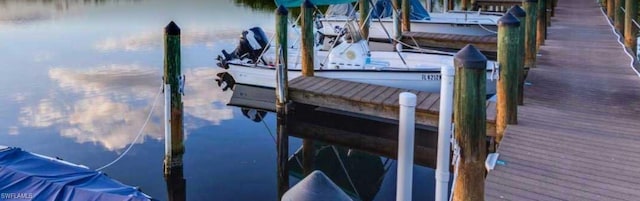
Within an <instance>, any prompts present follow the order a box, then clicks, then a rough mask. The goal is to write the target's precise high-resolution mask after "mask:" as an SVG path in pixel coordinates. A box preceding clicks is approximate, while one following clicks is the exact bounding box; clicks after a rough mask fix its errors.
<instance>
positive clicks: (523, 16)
mask: <svg viewBox="0 0 640 201" xmlns="http://www.w3.org/2000/svg"><path fill="white" fill-rule="evenodd" d="M507 12H508V13H511V15H513V16H514V17H516V18H517V19H518V21H520V26H518V30H519V31H520V33H519V34H518V39H519V41H518V47H520V48H519V51H518V54H517V55H518V56H519V57H520V59H518V62H519V63H518V70H517V71H518V95H517V98H516V100H517V102H518V105H523V104H524V78H525V69H524V57H525V56H524V54H525V48H524V43H525V41H524V38H525V35H526V33H525V30H526V28H527V27H526V25H527V13H526V12H525V11H524V10H523V9H522V8H521V7H520V6H518V5H514V6H512V7H511V8H510V9H509V11H507Z"/></svg>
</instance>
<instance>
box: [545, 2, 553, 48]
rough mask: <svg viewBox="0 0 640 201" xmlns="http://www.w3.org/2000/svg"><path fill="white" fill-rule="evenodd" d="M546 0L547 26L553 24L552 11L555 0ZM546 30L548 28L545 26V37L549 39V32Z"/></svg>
mask: <svg viewBox="0 0 640 201" xmlns="http://www.w3.org/2000/svg"><path fill="white" fill-rule="evenodd" d="M546 1H547V3H546V6H547V9H546V13H545V18H546V21H545V26H547V27H550V26H551V11H552V10H553V0H546ZM546 31H547V30H546V28H545V33H544V34H545V35H544V39H547V32H546Z"/></svg>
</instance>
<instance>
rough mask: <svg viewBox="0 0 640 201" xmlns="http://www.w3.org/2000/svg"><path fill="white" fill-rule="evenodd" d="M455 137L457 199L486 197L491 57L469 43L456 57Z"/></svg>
mask: <svg viewBox="0 0 640 201" xmlns="http://www.w3.org/2000/svg"><path fill="white" fill-rule="evenodd" d="M454 65H455V67H456V75H455V90H454V94H455V95H454V115H453V116H454V118H455V119H454V122H455V131H454V132H455V137H456V139H457V141H458V144H459V146H460V149H461V150H460V158H459V161H458V164H457V166H458V167H457V168H458V176H457V177H456V180H455V182H456V184H455V188H454V189H453V191H454V194H453V200H455V201H463V200H464V201H467V200H468V201H472V200H484V174H485V169H484V161H485V160H486V143H485V139H486V137H487V133H486V125H487V124H486V108H485V97H486V91H485V90H486V79H487V77H486V66H487V57H485V56H484V55H483V54H482V53H480V51H478V50H477V49H476V48H475V47H473V45H467V46H465V47H464V48H463V49H462V50H460V51H459V52H458V53H456V55H455V57H454Z"/></svg>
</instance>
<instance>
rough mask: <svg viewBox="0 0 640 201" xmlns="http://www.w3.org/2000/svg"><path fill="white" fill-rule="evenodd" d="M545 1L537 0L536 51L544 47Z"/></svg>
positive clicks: (545, 30)
mask: <svg viewBox="0 0 640 201" xmlns="http://www.w3.org/2000/svg"><path fill="white" fill-rule="evenodd" d="M612 1H613V0H612ZM546 2H547V0H538V19H537V21H538V27H537V32H538V33H536V50H538V51H539V50H540V46H541V45H544V39H545V37H546V35H547V23H546V22H547V3H546Z"/></svg>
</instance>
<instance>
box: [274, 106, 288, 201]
mask: <svg viewBox="0 0 640 201" xmlns="http://www.w3.org/2000/svg"><path fill="white" fill-rule="evenodd" d="M276 127H277V128H276V129H277V134H276V135H277V136H276V149H277V157H278V158H277V159H276V161H277V165H276V169H277V172H278V173H277V175H278V176H277V186H278V200H280V199H281V198H282V196H283V195H284V193H286V192H287V190H289V168H288V167H287V159H288V158H289V136H288V135H287V114H285V113H283V112H278V113H277V126H276Z"/></svg>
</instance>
